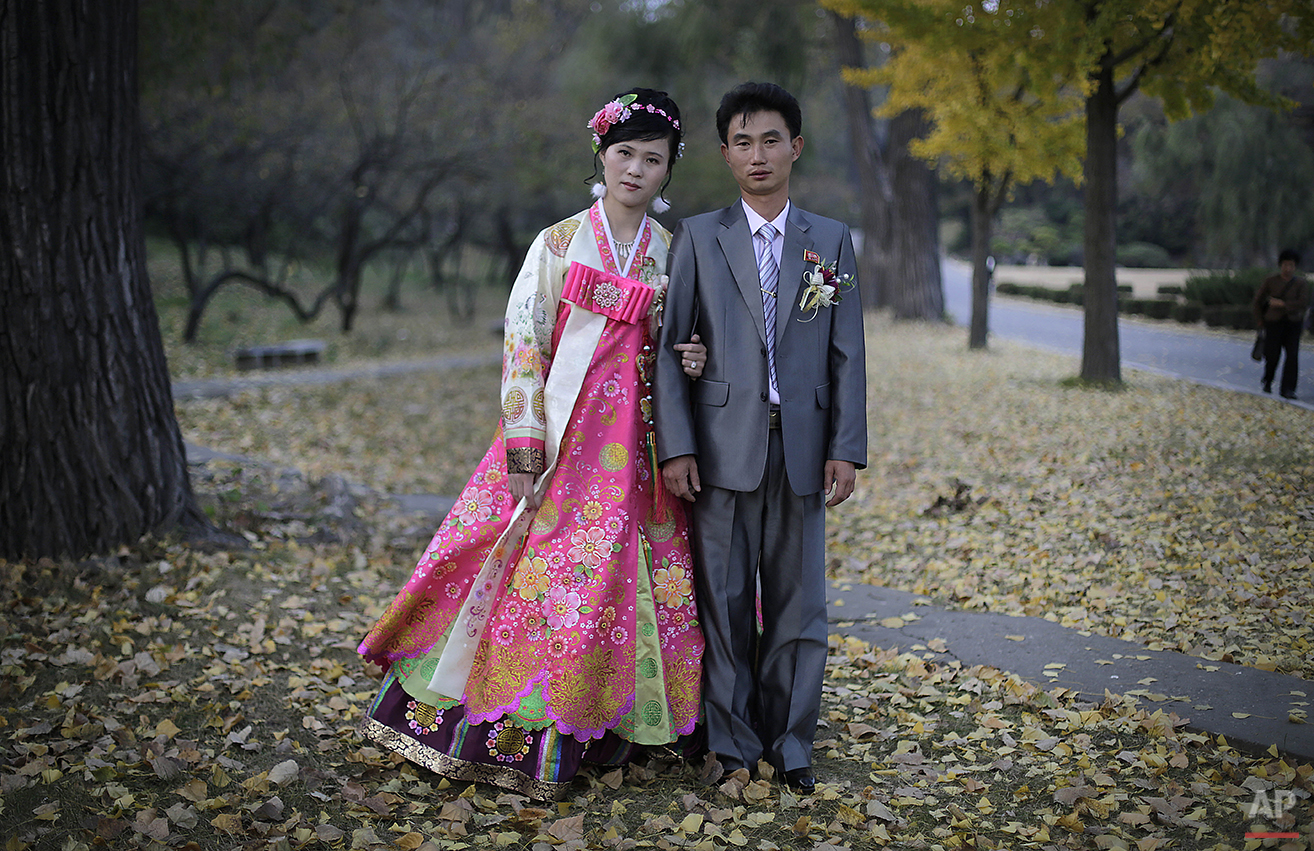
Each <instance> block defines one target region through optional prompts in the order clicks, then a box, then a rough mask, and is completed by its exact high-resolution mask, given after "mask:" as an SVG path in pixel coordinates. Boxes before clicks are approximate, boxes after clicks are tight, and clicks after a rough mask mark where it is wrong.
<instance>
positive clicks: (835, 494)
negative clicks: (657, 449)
mask: <svg viewBox="0 0 1314 851" xmlns="http://www.w3.org/2000/svg"><path fill="white" fill-rule="evenodd" d="M662 472H663V473H665V470H664V469H663V471H662ZM857 481H858V470H857V468H856V467H854V466H853V462H852V461H827V462H826V495H827V496H828V497H830V498H829V499H827V500H826V507H827V508H830V507H831V506H835V505H839V504H840V503H841V502H843V501H844V500H846V499H848V498H849V497H851V496H853V486H854V484H856V483H857Z"/></svg>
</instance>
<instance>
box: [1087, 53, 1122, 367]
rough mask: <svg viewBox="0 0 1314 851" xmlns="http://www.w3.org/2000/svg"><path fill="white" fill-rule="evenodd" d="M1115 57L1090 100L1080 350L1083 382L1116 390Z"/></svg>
mask: <svg viewBox="0 0 1314 851" xmlns="http://www.w3.org/2000/svg"><path fill="white" fill-rule="evenodd" d="M1111 63H1112V58H1111V57H1109V56H1107V55H1106V56H1105V59H1104V67H1103V69H1102V70H1101V71H1100V73H1099V76H1098V77H1097V78H1096V80H1095V84H1096V85H1095V91H1094V92H1092V93H1091V95H1090V97H1089V98H1087V99H1086V165H1085V184H1086V187H1085V193H1086V199H1085V200H1086V232H1085V239H1084V243H1083V254H1084V255H1085V256H1084V257H1083V260H1082V263H1083V265H1084V266H1085V270H1086V280H1085V285H1084V299H1085V339H1084V340H1083V343H1082V349H1081V377H1082V379H1083V380H1085V381H1091V382H1097V383H1100V384H1108V385H1112V386H1117V385H1120V384H1121V383H1122V371H1121V369H1122V368H1121V363H1120V361H1121V357H1120V354H1119V350H1118V280H1117V271H1116V269H1115V260H1116V257H1117V227H1116V226H1117V207H1118V160H1117V138H1118V96H1117V90H1116V89H1115V88H1114V80H1113V67H1112V64H1111Z"/></svg>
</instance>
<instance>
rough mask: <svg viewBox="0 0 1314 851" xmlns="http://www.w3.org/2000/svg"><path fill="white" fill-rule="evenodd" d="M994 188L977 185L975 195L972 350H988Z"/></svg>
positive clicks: (968, 340)
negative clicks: (992, 190) (987, 263)
mask: <svg viewBox="0 0 1314 851" xmlns="http://www.w3.org/2000/svg"><path fill="white" fill-rule="evenodd" d="M990 200H991V189H990V185H989V182H988V180H987V182H986V185H985V186H977V187H976V188H975V190H974V191H973V193H972V321H971V325H970V326H969V328H968V332H967V347H968V348H969V349H984V348H985V347H986V345H987V337H988V335H989V330H990V313H989V311H990V269H989V268H988V267H987V265H986V261H987V260H988V259H989V257H990V231H991V225H992V224H993V221H992V220H993V219H994V210H993V209H992V206H991V203H990Z"/></svg>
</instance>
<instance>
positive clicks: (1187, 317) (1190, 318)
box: [1173, 301, 1204, 325]
mask: <svg viewBox="0 0 1314 851" xmlns="http://www.w3.org/2000/svg"><path fill="white" fill-rule="evenodd" d="M1203 314H1204V307H1203V306H1201V304H1200V303H1199V302H1198V301H1187V302H1183V303H1181V304H1174V305H1173V318H1174V319H1176V320H1177V321H1178V322H1181V323H1183V324H1185V325H1194V324H1195V323H1197V322H1199V321H1200V317H1201V316H1202V315H1203Z"/></svg>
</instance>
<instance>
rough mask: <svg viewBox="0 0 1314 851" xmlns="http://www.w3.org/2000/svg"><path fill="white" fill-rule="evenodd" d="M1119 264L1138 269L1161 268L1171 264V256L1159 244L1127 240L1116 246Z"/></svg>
mask: <svg viewBox="0 0 1314 851" xmlns="http://www.w3.org/2000/svg"><path fill="white" fill-rule="evenodd" d="M1117 259H1118V265H1119V266H1130V267H1132V268H1139V269H1163V268H1165V267H1168V266H1172V265H1173V261H1172V258H1170V257H1169V256H1168V252H1167V251H1166V250H1164V249H1163V248H1162V247H1161V246H1158V245H1155V244H1154V243H1152V242H1129V243H1128V244H1126V245H1119V246H1118V253H1117Z"/></svg>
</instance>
